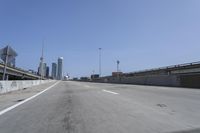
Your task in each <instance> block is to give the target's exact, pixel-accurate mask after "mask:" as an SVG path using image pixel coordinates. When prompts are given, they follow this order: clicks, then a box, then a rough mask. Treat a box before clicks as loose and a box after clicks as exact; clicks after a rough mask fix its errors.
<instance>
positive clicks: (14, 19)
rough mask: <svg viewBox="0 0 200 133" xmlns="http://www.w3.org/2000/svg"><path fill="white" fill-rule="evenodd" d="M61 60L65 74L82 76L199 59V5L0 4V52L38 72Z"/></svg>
mask: <svg viewBox="0 0 200 133" xmlns="http://www.w3.org/2000/svg"><path fill="white" fill-rule="evenodd" d="M43 39H44V40H45V54H44V55H45V62H47V63H48V65H50V66H51V63H52V62H54V61H56V62H57V58H58V57H59V56H62V57H64V73H65V74H66V73H70V75H71V76H87V75H90V74H91V73H92V71H93V70H95V72H96V73H98V48H99V47H101V48H102V49H103V50H102V73H103V75H110V74H111V72H112V71H116V60H120V61H121V63H120V69H121V70H122V71H124V72H131V71H136V70H143V69H147V68H154V67H161V66H167V65H173V64H180V63H187V62H194V61H199V60H200V0H0V47H4V46H5V45H6V44H10V45H11V46H12V47H13V48H14V49H15V50H16V51H17V52H18V54H19V56H18V57H17V66H18V67H21V68H24V69H34V70H37V67H38V64H39V58H40V56H41V47H42V40H43Z"/></svg>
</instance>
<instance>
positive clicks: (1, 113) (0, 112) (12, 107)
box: [0, 82, 59, 116]
mask: <svg viewBox="0 0 200 133" xmlns="http://www.w3.org/2000/svg"><path fill="white" fill-rule="evenodd" d="M58 83H59V82H56V83H55V84H53V85H52V86H50V87H48V88H46V89H45V90H43V91H41V92H39V93H37V94H36V95H34V96H32V97H30V98H27V99H26V100H24V101H22V102H19V103H17V104H15V105H13V106H11V107H8V108H6V109H4V110H2V111H0V116H1V115H3V114H5V113H6V112H8V111H11V110H13V109H14V108H16V107H18V106H20V105H22V104H24V103H26V102H28V101H30V100H32V99H33V98H35V97H37V96H39V95H41V94H42V93H44V92H46V91H48V90H49V89H51V88H53V87H54V86H56V85H57V84H58Z"/></svg>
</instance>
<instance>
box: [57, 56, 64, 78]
mask: <svg viewBox="0 0 200 133" xmlns="http://www.w3.org/2000/svg"><path fill="white" fill-rule="evenodd" d="M62 77H63V57H59V58H58V74H57V79H58V80H62Z"/></svg>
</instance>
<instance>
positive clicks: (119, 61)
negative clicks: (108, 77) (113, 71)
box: [117, 60, 120, 72]
mask: <svg viewBox="0 0 200 133" xmlns="http://www.w3.org/2000/svg"><path fill="white" fill-rule="evenodd" d="M119 63H120V61H119V60H117V72H119Z"/></svg>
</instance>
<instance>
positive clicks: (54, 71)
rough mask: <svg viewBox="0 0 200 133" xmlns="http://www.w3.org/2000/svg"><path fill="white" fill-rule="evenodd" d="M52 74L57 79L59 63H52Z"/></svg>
mask: <svg viewBox="0 0 200 133" xmlns="http://www.w3.org/2000/svg"><path fill="white" fill-rule="evenodd" d="M51 76H52V78H53V79H57V64H56V63H52V73H51Z"/></svg>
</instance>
